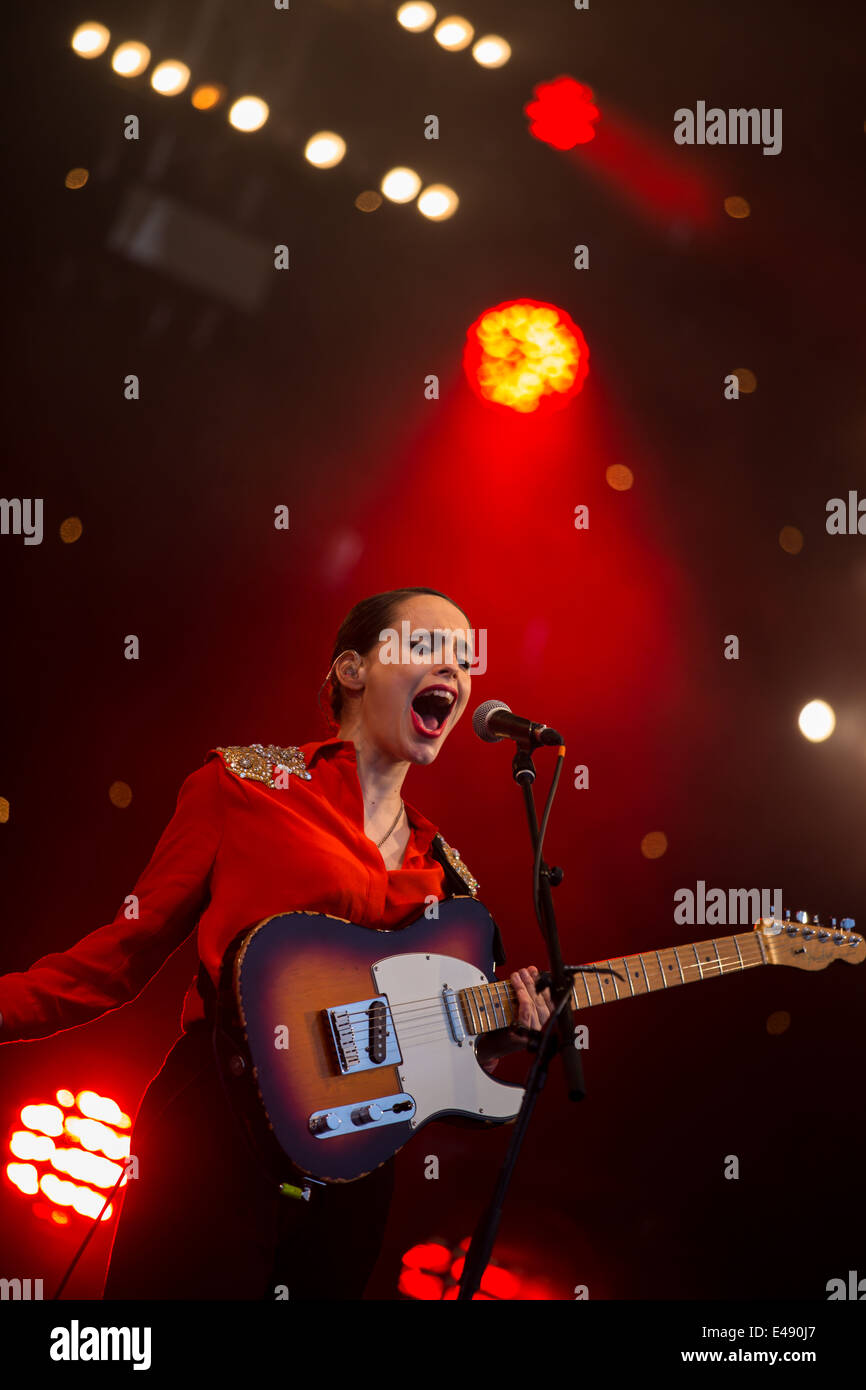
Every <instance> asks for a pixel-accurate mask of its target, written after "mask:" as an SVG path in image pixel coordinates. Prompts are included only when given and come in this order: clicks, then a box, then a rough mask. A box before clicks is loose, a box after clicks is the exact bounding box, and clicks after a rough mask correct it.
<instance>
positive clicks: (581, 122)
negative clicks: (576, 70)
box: [523, 77, 601, 150]
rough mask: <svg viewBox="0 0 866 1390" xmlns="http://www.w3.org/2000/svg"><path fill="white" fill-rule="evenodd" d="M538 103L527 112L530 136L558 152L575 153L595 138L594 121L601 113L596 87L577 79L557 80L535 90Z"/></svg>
mask: <svg viewBox="0 0 866 1390" xmlns="http://www.w3.org/2000/svg"><path fill="white" fill-rule="evenodd" d="M532 90H533V91H534V93H535V98H536V99H535V101H530V102H529V103H528V104H527V105H526V106H525V107H524V108H523V109H524V111H525V112H526V115H527V116H528V117H529V133H530V135H534V136H535V138H536V140H543V141H544V143H545V144H547V145H552V146H553V148H554V149H555V150H572V149H574V146H575V145H585V144H586V143H587V141H588V140H594V139H595V127H594V124H593V123H594V122H595V121H597V120H598V119H599V117H600V116H601V112H600V111H599V109H598V107H597V106H596V105H595V103H594V101H593V95H592V88H591V87H587V86H585V85H584V83H583V82H577V81H576V80H575V78H573V77H557V78H556V79H555V80H554V81H553V82H540V83H539V84H538V86H537V87H533V89H532Z"/></svg>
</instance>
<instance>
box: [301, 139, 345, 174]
mask: <svg viewBox="0 0 866 1390" xmlns="http://www.w3.org/2000/svg"><path fill="white" fill-rule="evenodd" d="M345 153H346V142H345V140H344V139H343V137H342V135H336V134H335V133H334V131H333V130H319V131H317V132H316V134H315V135H311V136H310V138H309V140H308V141H307V143H306V145H305V146H304V158H305V159H307V160H309V162H310V164H314V165H315V166H316V168H317V169H333V168H334V167H335V165H337V164H339V162H340V160H341V159H342V158H343V155H344V154H345Z"/></svg>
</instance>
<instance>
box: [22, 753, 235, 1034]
mask: <svg viewBox="0 0 866 1390" xmlns="http://www.w3.org/2000/svg"><path fill="white" fill-rule="evenodd" d="M218 778H219V773H218V765H217V761H216V760H215V759H214V760H211V761H210V762H208V763H206V764H205V765H204V767H201V768H198V769H197V771H195V772H192V773H190V775H189V777H187V779H186V781H185V782H184V783H183V785H182V786H181V789H180V792H179V794H178V799H177V806H176V809H175V812H174V815H173V816H172V819H171V820H170V822H169V824H168V825H167V826H166V828H165V830H164V831H163V833H162V836H161V837H160V840H159V843H158V844H157V846H156V849H155V850H154V852H153V855H152V856H151V859H150V863H149V864H148V865H147V867H146V868H145V870H144V872H143V873H142V874H141V875H140V877H139V879H138V881H137V882H136V884H135V885H134V887H133V888H132V890H131V895H130V896H131V898H132V901H129V900H128V899H127V900H125V901H124V904H123V906H122V907H121V908H120V910H119V911H118V913H117V916H116V917H115V918H114V920H113V921H112V922H109V923H108V925H107V926H104V927H99V928H97V930H96V931H92V932H90V933H89V934H88V935H87V936H85V937H82V939H81V940H80V941H79V942H77V944H76V945H74V946H70V948H69V950H68V951H60V952H57V953H56V954H52V955H47V956H43V957H42V958H41V959H40V960H37V961H36V962H35V963H34V964H33V965H31V967H30V969H29V970H23V971H19V972H17V973H15V974H10V975H3V976H0V1044H2V1043H8V1042H19V1041H22V1040H25V1039H33V1038H47V1037H51V1036H52V1034H54V1033H58V1032H62V1031H63V1030H64V1029H66V1028H74V1027H75V1026H76V1025H77V1024H80V1023H88V1022H90V1021H91V1019H94V1018H99V1017H100V1016H101V1015H102V1014H104V1013H108V1012H109V1011H110V1010H112V1009H117V1008H119V1007H120V1006H121V1005H122V1004H126V1003H128V1002H129V1001H130V1000H131V999H134V998H135V997H136V996H137V995H138V994H140V993H141V991H142V990H143V989H144V986H145V985H146V984H147V982H148V980H150V979H152V978H153V976H154V975H155V974H156V972H157V971H158V970H159V969H160V967H161V966H162V965H163V964H164V963H165V961H166V960H167V959H168V957H169V956H170V955H171V953H172V952H173V951H175V950H176V949H177V947H178V946H180V944H181V943H182V942H183V941H184V940H185V939H186V937H188V936H189V934H190V932H191V931H192V930H193V929H194V927H195V925H196V923H197V921H198V918H199V916H200V914H201V912H202V910H203V908H204V906H205V905H206V903H207V899H208V895H209V876H210V870H211V867H212V865H213V862H214V859H215V857H216V852H217V848H218V846H219V842H220V838H221V836H222V826H223V815H224V811H223V804H222V793H221V789H220V786H219V780H218Z"/></svg>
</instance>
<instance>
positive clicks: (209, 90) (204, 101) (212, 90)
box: [190, 82, 226, 111]
mask: <svg viewBox="0 0 866 1390" xmlns="http://www.w3.org/2000/svg"><path fill="white" fill-rule="evenodd" d="M225 94H226V89H225V87H223V86H222V85H221V83H219V82H201V83H199V85H198V86H197V87H196V89H195V91H194V92H193V94H192V96H191V97H190V100H191V102H192V104H193V106H194V107H195V109H196V111H212V110H213V108H214V107H215V106H219V104H220V102H221V101H222V100H223V99H224V97H225Z"/></svg>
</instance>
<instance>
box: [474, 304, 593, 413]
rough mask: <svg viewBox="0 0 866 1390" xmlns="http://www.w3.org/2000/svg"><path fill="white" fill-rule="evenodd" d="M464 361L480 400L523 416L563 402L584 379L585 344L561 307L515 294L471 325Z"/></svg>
mask: <svg viewBox="0 0 866 1390" xmlns="http://www.w3.org/2000/svg"><path fill="white" fill-rule="evenodd" d="M463 365H464V369H465V371H466V376H467V379H468V381H469V384H470V386H471V387H472V389H473V391H475V392H476V394H477V395H478V396H480V397H481V399H482V400H483V401H485V402H486V403H488V404H490V405H493V406H496V407H501V408H504V409H508V410H515V411H517V412H518V413H519V414H523V415H526V414H532V413H533V412H535V411H542V412H546V411H549V410H558V409H560V408H561V407H562V406H564V405H567V404H568V402H569V401H570V400H571V398H572V397H573V396H575V395H576V394H577V392H578V391H580V389H581V388H582V386H583V383H584V381H585V379H586V376H587V373H588V371H589V348H588V347H587V344H586V339H585V338H584V336H583V334H582V333H581V331H580V329H579V328H578V326H577V324H576V323H574V321H573V320H572V319H571V318H570V316H569V315H568V314H567V313H565V311H564V310H563V309H559V308H557V307H556V305H554V304H544V303H541V302H539V301H538V300H535V299H515V300H509V301H507V302H505V303H503V304H497V305H496V307H495V308H493V309H487V310H485V312H484V313H483V314H481V315H480V317H479V318H478V319H476V321H475V323H473V324H472V326H471V327H470V328H469V331H468V332H467V335H466V348H465V351H464V354H463Z"/></svg>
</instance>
